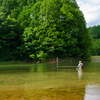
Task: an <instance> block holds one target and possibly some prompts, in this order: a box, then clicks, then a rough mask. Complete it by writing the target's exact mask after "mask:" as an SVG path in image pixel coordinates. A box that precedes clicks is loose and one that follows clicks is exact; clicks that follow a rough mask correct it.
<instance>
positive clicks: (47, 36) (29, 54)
mask: <svg viewBox="0 0 100 100" xmlns="http://www.w3.org/2000/svg"><path fill="white" fill-rule="evenodd" d="M89 31H91V35H92V36H93V38H94V41H95V42H93V39H92V36H91V35H90V32H89ZM92 31H93V30H92V28H89V29H87V28H86V21H85V18H84V15H83V13H82V11H80V9H79V6H78V5H77V2H76V0H0V61H12V60H15V61H23V60H33V61H38V60H39V61H44V60H46V59H50V58H55V57H60V58H65V57H79V58H82V59H84V60H90V56H91V48H92V46H96V45H98V43H100V40H99V39H98V38H99V34H98V33H97V34H96V35H94V33H92ZM93 43H95V45H93ZM95 48H96V47H94V49H92V54H100V50H99V47H98V49H96V50H97V51H95ZM98 50H99V51H98Z"/></svg>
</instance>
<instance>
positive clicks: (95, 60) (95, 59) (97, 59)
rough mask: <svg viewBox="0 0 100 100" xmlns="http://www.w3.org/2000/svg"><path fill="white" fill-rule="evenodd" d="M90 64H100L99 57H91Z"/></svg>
mask: <svg viewBox="0 0 100 100" xmlns="http://www.w3.org/2000/svg"><path fill="white" fill-rule="evenodd" d="M91 59H92V62H100V56H91Z"/></svg>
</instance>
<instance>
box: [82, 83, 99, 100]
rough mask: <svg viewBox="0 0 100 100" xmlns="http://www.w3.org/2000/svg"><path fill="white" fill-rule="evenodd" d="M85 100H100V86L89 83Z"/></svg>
mask: <svg viewBox="0 0 100 100" xmlns="http://www.w3.org/2000/svg"><path fill="white" fill-rule="evenodd" d="M84 100H100V86H99V85H87V86H86V88H85V98H84Z"/></svg>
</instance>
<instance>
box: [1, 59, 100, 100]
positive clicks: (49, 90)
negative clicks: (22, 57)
mask: <svg viewBox="0 0 100 100" xmlns="http://www.w3.org/2000/svg"><path fill="white" fill-rule="evenodd" d="M77 65H78V63H68V62H65V61H64V62H62V63H59V64H58V66H57V64H56V63H44V64H16V65H14V64H12V65H0V100H100V62H84V68H83V69H82V70H79V69H77V68H76V66H77Z"/></svg>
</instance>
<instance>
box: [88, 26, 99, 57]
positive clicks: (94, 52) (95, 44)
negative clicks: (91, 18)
mask: <svg viewBox="0 0 100 100" xmlns="http://www.w3.org/2000/svg"><path fill="white" fill-rule="evenodd" d="M88 31H89V33H90V35H91V36H92V38H93V46H92V48H91V53H92V55H100V25H97V26H93V27H89V28H88Z"/></svg>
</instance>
